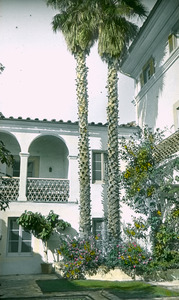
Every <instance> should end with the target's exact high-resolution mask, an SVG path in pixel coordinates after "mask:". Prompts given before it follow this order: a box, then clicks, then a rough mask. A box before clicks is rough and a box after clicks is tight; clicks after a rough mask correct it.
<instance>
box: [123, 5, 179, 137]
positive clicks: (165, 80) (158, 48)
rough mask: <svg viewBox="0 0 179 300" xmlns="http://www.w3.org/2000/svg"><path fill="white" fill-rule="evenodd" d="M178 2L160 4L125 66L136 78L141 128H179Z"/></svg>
mask: <svg viewBox="0 0 179 300" xmlns="http://www.w3.org/2000/svg"><path fill="white" fill-rule="evenodd" d="M178 58H179V2H178V0H173V1H167V0H158V1H157V2H156V4H155V6H154V8H153V9H152V11H151V12H150V14H149V16H148V18H147V20H146V21H145V22H144V24H143V26H142V27H141V29H140V31H139V34H138V36H137V38H136V39H135V40H134V42H133V43H132V45H131V47H130V49H129V53H128V54H127V56H126V58H125V59H124V61H123V62H122V65H121V71H122V72H123V73H125V74H127V75H128V76H131V77H132V78H134V81H135V95H134V100H133V101H134V104H135V106H136V119H137V120H136V121H137V123H138V125H139V126H141V127H142V126H143V125H144V124H148V125H149V127H151V128H154V129H156V128H160V129H164V128H165V127H168V129H169V131H168V135H169V134H171V133H174V132H175V131H176V130H178V128H179V85H178V82H179V59H178Z"/></svg>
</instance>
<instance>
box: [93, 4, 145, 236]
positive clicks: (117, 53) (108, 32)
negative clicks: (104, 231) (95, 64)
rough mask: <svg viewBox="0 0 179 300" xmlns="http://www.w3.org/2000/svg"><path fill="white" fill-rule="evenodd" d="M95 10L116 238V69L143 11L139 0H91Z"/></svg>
mask: <svg viewBox="0 0 179 300" xmlns="http://www.w3.org/2000/svg"><path fill="white" fill-rule="evenodd" d="M93 2H96V3H95V6H96V7H97V10H98V17H97V18H98V22H97V23H98V53H99V55H100V56H101V58H102V60H103V61H104V62H106V63H107V65H108V79H107V88H108V105H107V118H108V187H107V199H108V235H109V239H114V238H115V239H119V235H120V205H119V177H120V176H119V157H118V89H117V85H118V70H119V64H120V61H121V59H122V57H123V55H124V54H125V52H126V50H127V47H128V45H129V43H130V41H131V40H132V39H133V38H134V37H135V36H136V33H137V31H138V27H137V26H136V25H135V24H134V23H132V22H131V21H130V19H131V18H132V17H136V16H139V17H143V16H145V15H146V11H145V8H144V6H143V5H142V4H141V1H140V0H105V1H104V0H96V1H95V0H94V1H93Z"/></svg>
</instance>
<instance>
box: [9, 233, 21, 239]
mask: <svg viewBox="0 0 179 300" xmlns="http://www.w3.org/2000/svg"><path fill="white" fill-rule="evenodd" d="M9 240H13V241H18V240H19V231H10V233H9Z"/></svg>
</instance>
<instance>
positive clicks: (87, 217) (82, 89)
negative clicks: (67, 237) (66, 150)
mask: <svg viewBox="0 0 179 300" xmlns="http://www.w3.org/2000/svg"><path fill="white" fill-rule="evenodd" d="M75 58H76V61H77V67H76V75H77V79H76V91H77V100H78V119H79V144H78V147H79V157H78V158H79V182H80V232H81V234H82V235H89V233H90V231H91V206H90V205H91V203H90V202H91V201H90V165H89V164H90V161H89V137H88V93H87V67H86V55H85V53H84V52H78V53H77V54H76V56H75Z"/></svg>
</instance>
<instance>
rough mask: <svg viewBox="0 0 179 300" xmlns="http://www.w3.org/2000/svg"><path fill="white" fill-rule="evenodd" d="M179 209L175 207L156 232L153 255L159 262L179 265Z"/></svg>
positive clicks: (174, 265)
mask: <svg viewBox="0 0 179 300" xmlns="http://www.w3.org/2000/svg"><path fill="white" fill-rule="evenodd" d="M178 225H179V209H173V210H172V211H171V212H170V213H169V214H168V215H167V217H166V219H165V221H164V223H162V224H161V225H160V227H159V230H158V232H157V233H156V243H155V247H154V249H153V257H154V259H155V261H156V262H157V263H160V264H165V263H167V264H168V265H169V266H170V267H171V266H172V265H173V267H179V228H178Z"/></svg>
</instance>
